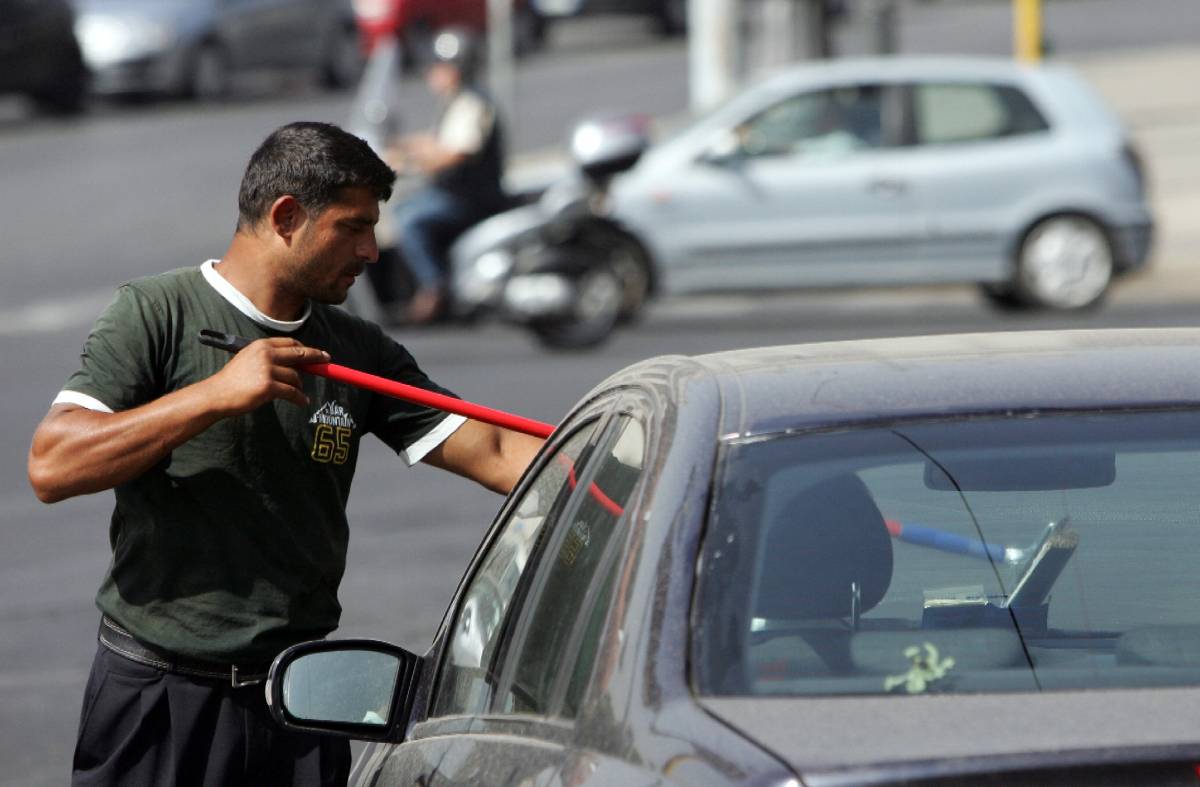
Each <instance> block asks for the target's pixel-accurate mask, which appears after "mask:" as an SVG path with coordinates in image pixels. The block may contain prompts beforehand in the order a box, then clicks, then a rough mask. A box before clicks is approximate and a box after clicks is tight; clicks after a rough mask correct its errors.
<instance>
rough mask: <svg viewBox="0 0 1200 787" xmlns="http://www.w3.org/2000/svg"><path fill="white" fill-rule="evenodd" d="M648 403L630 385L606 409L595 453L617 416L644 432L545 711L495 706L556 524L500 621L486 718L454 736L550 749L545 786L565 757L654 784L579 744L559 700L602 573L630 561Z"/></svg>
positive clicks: (577, 501) (576, 501)
mask: <svg viewBox="0 0 1200 787" xmlns="http://www.w3.org/2000/svg"><path fill="white" fill-rule="evenodd" d="M652 401H653V400H652V397H651V396H650V395H649V394H648V393H647V392H645V391H642V390H640V389H637V388H629V389H626V390H625V391H623V392H622V393H621V395H620V397H619V399H618V400H617V401H616V404H615V406H614V407H613V409H612V410H610V412H609V413H608V416H607V422H606V423H605V424H604V426H603V427H602V430H601V431H600V432H599V439H597V440H596V442H595V446H596V447H597V448H603V447H605V446H608V447H611V442H612V441H614V440H615V439H616V438H617V437H618V436H619V431H620V428H621V424H622V419H623V418H630V419H633V420H636V421H637V422H638V423H639V424H640V425H641V427H642V429H643V431H644V437H643V441H644V447H643V451H642V471H641V473H640V475H639V477H638V479H637V481H636V483H635V484H634V486H633V488H632V489H631V491H630V493H629V497H628V499H627V501H626V503H625V506H624V512H623V513H622V514H621V515H620V517H619V518H618V520H617V522H615V523H614V528H617V530H616V531H614V533H613V537H612V538H610V539H609V541H608V543H607V544H606V545H605V547H604V552H603V554H602V555H601V557H600V559H599V562H598V563H597V565H596V569H595V571H594V573H593V575H592V578H591V580H590V582H589V584H588V588H587V591H586V593H585V594H584V597H583V598H584V601H583V604H582V605H581V606H580V608H579V616H578V618H577V619H576V620H575V622H574V623H573V624H572V627H571V632H570V633H569V635H568V637H567V640H566V648H565V653H566V656H565V658H564V660H563V661H562V662H560V663H559V664H557V665H556V667H557V669H558V672H559V674H558V676H557V677H556V679H555V681H554V683H553V686H552V688H551V691H550V695H549V696H550V700H549V703H548V704H547V709H546V712H545V713H544V714H529V713H516V712H505V711H503V710H502V709H500V708H499V707H498V706H499V703H500V702H501V699H502V697H503V696H504V695H505V693H506V690H507V687H508V686H509V685H510V684H511V683H512V682H513V681H514V674H515V672H516V668H517V665H518V663H519V657H520V655H521V653H522V651H523V648H524V646H525V645H526V643H527V636H528V634H529V631H530V628H531V626H532V623H533V618H534V611H535V610H536V607H537V603H536V602H537V599H538V598H540V593H541V592H542V591H543V590H544V589H545V585H546V581H547V577H548V574H549V572H548V571H547V570H546V564H545V562H544V561H543V560H541V559H540V558H541V557H542V556H545V555H557V554H558V551H559V549H560V548H561V547H562V544H563V541H564V540H565V539H566V538H567V537H568V535H569V531H570V528H569V527H567V526H559V527H556V528H555V529H554V530H553V531H552V532H551V533H549V534H548V535H549V537H548V538H547V539H546V540H545V541H544V542H543V544H542V545H541V550H540V555H539V556H538V557H539V559H538V560H536V561H534V563H533V567H532V570H529V571H527V572H526V574H525V575H524V576H523V577H522V581H523V583H524V584H525V588H524V594H523V596H522V603H520V604H517V603H514V605H513V607H512V610H513V612H514V613H515V614H514V615H513V616H510V617H508V618H507V619H506V621H505V630H504V632H503V633H502V635H501V636H502V639H501V644H500V647H499V649H498V651H497V653H496V656H495V663H496V664H498V665H500V668H499V679H498V681H497V684H496V689H495V692H494V693H493V695H492V698H491V702H490V703H489V709H488V711H487V712H486V713H481V714H478V715H476V716H475V717H474V718H473V721H472V723H471V725H470V726H469V729H467V730H466V731H465V735H464V736H463V737H462V738H460V741H461V742H462V743H466V742H467V740H468V739H473V741H474V742H477V744H478V745H487V743H489V742H491V741H497V740H503V741H512V740H514V739H515V740H520V741H521V742H522V743H523V744H526V745H531V746H535V747H549V748H551V749H552V752H553V755H552V756H554V757H555V758H556V759H557V765H556V767H555V768H554V772H553V774H550V773H546V774H544V775H545V777H546V779H547V780H548V781H551V782H552V781H553V779H552V776H555V775H558V774H559V773H561V771H562V769H563V768H564V767H565V766H566V764H567V763H568V761H570V759H571V758H574V759H575V760H580V759H581V758H582V759H586V760H587V761H588V762H589V769H591V770H593V771H594V772H596V773H599V774H606V775H607V776H612V777H614V778H615V777H617V775H618V774H619V776H620V780H621V781H623V782H624V783H628V784H630V785H631V787H632V785H635V784H638V783H641V782H644V783H646V784H649V783H654V782H655V781H656V778H657V774H651V773H649V772H647V771H645V770H642V769H639V768H638V767H637V766H634V765H632V764H631V763H628V762H625V761H624V760H623V759H622V758H618V757H616V756H615V753H614V752H601V751H594V750H590V749H589V748H588V747H587V746H585V745H581V740H580V728H581V727H582V728H584V729H586V728H587V726H588V725H587V716H586V713H585V711H584V709H582V708H581V709H580V711H579V712H578V713H577V714H576V715H575V716H574V717H566V716H564V715H562V714H563V702H564V699H565V696H566V692H567V690H568V687H569V685H570V678H571V675H572V673H573V668H574V666H575V664H576V663H577V662H578V659H579V658H580V655H581V653H580V649H581V646H582V644H583V643H582V639H583V636H584V629H585V628H586V626H587V622H588V620H589V618H590V616H591V615H592V614H593V612H594V611H595V609H594V608H595V605H596V604H597V603H598V602H599V601H601V594H602V586H603V584H604V583H605V581H606V579H607V576H608V572H609V571H611V570H612V569H613V568H614V567H615V565H616V564H624V563H625V562H626V561H627V560H629V559H630V554H629V553H630V550H631V548H632V545H633V544H634V542H635V540H636V536H637V534H636V533H635V532H634V529H633V528H631V527H629V526H628V525H629V524H630V523H631V522H632V521H634V518H635V517H636V514H637V511H638V510H639V506H640V503H641V500H642V498H643V496H644V495H645V492H646V488H647V487H646V483H647V481H646V479H647V478H648V477H649V476H650V475H651V465H652V462H653V457H654V446H655V442H656V440H655V438H656V437H657V432H656V429H657V424H656V423H655V419H654V418H653V410H652V409H651V408H652V404H651V403H652ZM605 457H606V454H605V452H603V451H596V452H593V453H592V455H591V456H590V457H589V461H588V462H587V464H586V466H585V468H584V469H583V472H582V473H580V474H579V484H578V485H579V487H581V488H586V487H587V485H589V484H590V483H591V482H592V481H593V480H594V479H595V477H596V474H597V471H598V469H599V467H600V464H601V462H602V461H603V460H604V458H605ZM585 494H586V493H585V492H582V491H577V492H576V493H574V494H573V496H572V499H571V500H570V501H569V502H568V505H567V506H566V507H565V508H564V509H563V512H562V518H560V519H559V520H558V523H559V524H561V523H562V522H563V520H564V519H565V520H567V521H569V520H571V519H572V517H573V515H574V513H575V512H577V511H578V509H579V506H580V505H581V504H582V501H583V496H584V495H585ZM622 528H624V532H621V529H622ZM619 592H621V591H620V588H614V590H613V594H612V595H611V596H610V597H609V599H608V601H607V603H608V605H609V607H608V608H607V609H606V610H605V625H604V627H603V628H604V630H608V629H609V626H610V625H611V621H609V615H610V614H611V613H612V605H613V604H614V603H615V601H616V598H617V594H618V593H619ZM598 663H599V661H598V659H597V660H594V661H593V663H592V665H591V668H590V669H591V676H594V671H595V669H596V666H597V664H598ZM591 676H590V677H589V684H590V681H591V679H592V677H591ZM589 688H590V685H589ZM587 693H588V692H587V691H585V693H584V696H587ZM452 745H455V744H452ZM501 745H503V744H501ZM537 783H541V782H540V781H539V782H537Z"/></svg>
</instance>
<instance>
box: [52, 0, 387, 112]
mask: <svg viewBox="0 0 1200 787" xmlns="http://www.w3.org/2000/svg"><path fill="white" fill-rule="evenodd" d="M75 3H76V6H77V9H78V19H77V21H76V25H75V29H76V33H77V36H78V39H79V44H80V47H81V48H82V50H83V57H84V60H85V62H86V63H87V66H88V68H89V69H90V71H91V73H92V91H93V92H94V93H96V94H99V95H128V94H160V95H172V96H184V97H190V98H197V99H219V98H223V97H226V96H227V95H229V94H230V92H231V90H232V89H233V84H234V80H235V78H236V77H237V76H238V75H239V74H242V73H244V72H249V71H258V70H274V71H279V70H285V69H307V70H310V71H312V72H314V73H315V74H316V75H317V76H318V77H319V79H320V80H321V82H322V83H323V84H324V85H326V86H328V87H334V88H340V87H348V86H350V85H353V84H355V83H356V82H357V81H358V78H359V76H360V75H361V73H362V68H363V63H364V56H363V50H362V43H361V41H360V39H359V33H358V29H357V27H356V25H355V21H354V14H353V11H352V9H351V7H350V3H349V0H75Z"/></svg>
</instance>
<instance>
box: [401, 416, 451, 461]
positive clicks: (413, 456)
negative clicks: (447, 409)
mask: <svg viewBox="0 0 1200 787" xmlns="http://www.w3.org/2000/svg"><path fill="white" fill-rule="evenodd" d="M466 422H467V419H466V418H464V417H463V416H461V415H448V416H446V417H445V418H443V419H442V420H441V421H440V422H438V425H437V426H435V427H433V428H432V429H430V430H429V433H428V434H426V435H425V436H424V437H422V438H421V439H420V440H417V442H415V443H413V444H412V445H410V446H409V447H408V448H405V449H404V450H403V451H401V452H400V458H401V459H403V460H404V463H405V464H407V465H408V466H409V467H412V466H413V465H415V464H416V463H417V462H420V461H421V459H423V458H424V457H425V454H427V453H429V452H430V451H432V450H433V449H435V448H437V447H438V446H439V445H441V444H442V443H443V442H444V441H445V439H446V438H447V437H449V436H450V435H452V434H454V433H455V432H457V431H458V427H460V426H462V425H463V424H465V423H466Z"/></svg>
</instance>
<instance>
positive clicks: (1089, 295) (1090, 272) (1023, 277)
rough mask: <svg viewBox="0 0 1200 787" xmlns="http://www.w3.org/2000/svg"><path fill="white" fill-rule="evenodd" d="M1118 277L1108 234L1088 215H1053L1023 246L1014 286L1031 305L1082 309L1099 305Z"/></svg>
mask: <svg viewBox="0 0 1200 787" xmlns="http://www.w3.org/2000/svg"><path fill="white" fill-rule="evenodd" d="M1112 276H1113V253H1112V246H1111V245H1110V244H1109V242H1108V236H1107V235H1106V234H1105V232H1104V229H1103V228H1102V227H1101V226H1100V225H1099V224H1097V223H1096V222H1094V221H1092V220H1091V219H1088V218H1085V217H1083V216H1071V215H1064V216H1052V217H1050V218H1048V219H1044V220H1042V221H1041V222H1039V223H1038V224H1037V225H1036V226H1034V227H1033V229H1031V230H1030V231H1029V233H1028V234H1027V235H1026V236H1025V240H1024V241H1023V242H1022V243H1021V249H1020V252H1019V256H1018V258H1017V274H1016V280H1015V282H1014V284H1015V287H1016V290H1017V292H1018V293H1019V294H1020V295H1021V297H1022V299H1024V300H1025V301H1027V302H1028V303H1029V304H1030V305H1034V306H1043V307H1046V308H1051V309H1081V308H1084V307H1086V306H1090V305H1092V304H1093V303H1096V302H1097V301H1099V300H1100V299H1101V298H1102V297H1103V296H1104V293H1105V292H1106V291H1107V289H1108V285H1109V283H1110V282H1111V281H1112Z"/></svg>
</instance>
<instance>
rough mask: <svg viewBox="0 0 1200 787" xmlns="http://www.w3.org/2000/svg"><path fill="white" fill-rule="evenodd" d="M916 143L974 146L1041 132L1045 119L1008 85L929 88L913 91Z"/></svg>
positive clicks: (1024, 97) (931, 86) (925, 86)
mask: <svg viewBox="0 0 1200 787" xmlns="http://www.w3.org/2000/svg"><path fill="white" fill-rule="evenodd" d="M915 109H916V125H917V141H918V142H919V143H920V144H923V145H941V144H947V143H955V142H973V141H977V140H985V139H997V138H1000V137H1011V136H1015V135H1018V134H1029V133H1032V132H1035V131H1044V130H1045V129H1046V128H1048V125H1047V123H1046V119H1045V118H1044V117H1042V114H1041V113H1040V112H1038V110H1037V107H1035V106H1034V105H1033V102H1031V101H1030V100H1029V97H1028V96H1026V95H1025V94H1024V93H1023V92H1021V91H1020V90H1018V89H1017V88H1015V87H1012V86H1009V85H988V84H966V83H964V84H928V85H918V86H917V87H916V103H915Z"/></svg>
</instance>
